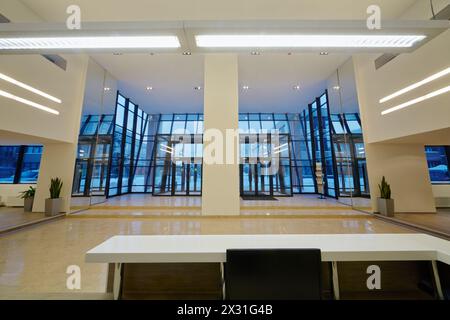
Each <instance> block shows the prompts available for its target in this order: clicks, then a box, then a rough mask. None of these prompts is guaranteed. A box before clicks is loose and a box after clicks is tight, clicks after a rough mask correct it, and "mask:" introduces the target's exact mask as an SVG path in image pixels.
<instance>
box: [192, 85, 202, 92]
mask: <svg viewBox="0 0 450 320" xmlns="http://www.w3.org/2000/svg"><path fill="white" fill-rule="evenodd" d="M194 90H197V91H199V90H202V87H200V86H198V87H194Z"/></svg>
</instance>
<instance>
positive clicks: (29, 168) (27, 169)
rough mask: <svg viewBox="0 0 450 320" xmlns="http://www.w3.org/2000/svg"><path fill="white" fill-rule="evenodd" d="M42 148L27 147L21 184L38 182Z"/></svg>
mask: <svg viewBox="0 0 450 320" xmlns="http://www.w3.org/2000/svg"><path fill="white" fill-rule="evenodd" d="M41 155H42V147H41V146H27V147H25V151H24V155H23V164H22V172H21V175H20V183H33V182H37V179H38V175H39V165H40V163H41Z"/></svg>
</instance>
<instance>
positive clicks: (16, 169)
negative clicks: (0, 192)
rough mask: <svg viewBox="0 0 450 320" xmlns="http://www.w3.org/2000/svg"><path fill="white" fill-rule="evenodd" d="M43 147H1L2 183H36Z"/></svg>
mask: <svg viewBox="0 0 450 320" xmlns="http://www.w3.org/2000/svg"><path fill="white" fill-rule="evenodd" d="M41 155H42V146H33V145H30V146H0V183H11V184H13V183H15V184H18V183H36V182H37V179H38V175H39V166H40V163H41Z"/></svg>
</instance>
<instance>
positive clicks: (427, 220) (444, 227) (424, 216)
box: [394, 209, 450, 237]
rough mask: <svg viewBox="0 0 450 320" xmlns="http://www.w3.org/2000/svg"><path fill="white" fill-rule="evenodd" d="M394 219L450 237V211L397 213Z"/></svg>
mask: <svg viewBox="0 0 450 320" xmlns="http://www.w3.org/2000/svg"><path fill="white" fill-rule="evenodd" d="M394 219H395V220H398V221H400V222H408V223H412V224H414V225H417V226H421V227H425V228H429V229H432V230H437V231H439V232H443V233H445V234H447V235H449V237H450V209H438V210H437V213H396V214H395V215H394Z"/></svg>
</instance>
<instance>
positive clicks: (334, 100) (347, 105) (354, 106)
mask: <svg viewBox="0 0 450 320" xmlns="http://www.w3.org/2000/svg"><path fill="white" fill-rule="evenodd" d="M338 79H339V80H338ZM336 87H339V90H336ZM327 91H328V99H329V104H330V110H331V113H338V112H343V113H359V105H358V95H357V93H356V83H355V70H354V65H353V60H352V59H351V58H350V59H348V60H347V61H346V62H345V63H344V64H342V65H341V66H340V67H339V68H338V69H337V71H335V72H333V74H332V75H331V76H330V77H329V78H328V79H327ZM339 91H340V92H339ZM339 93H340V97H339ZM341 101H342V110H341Z"/></svg>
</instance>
